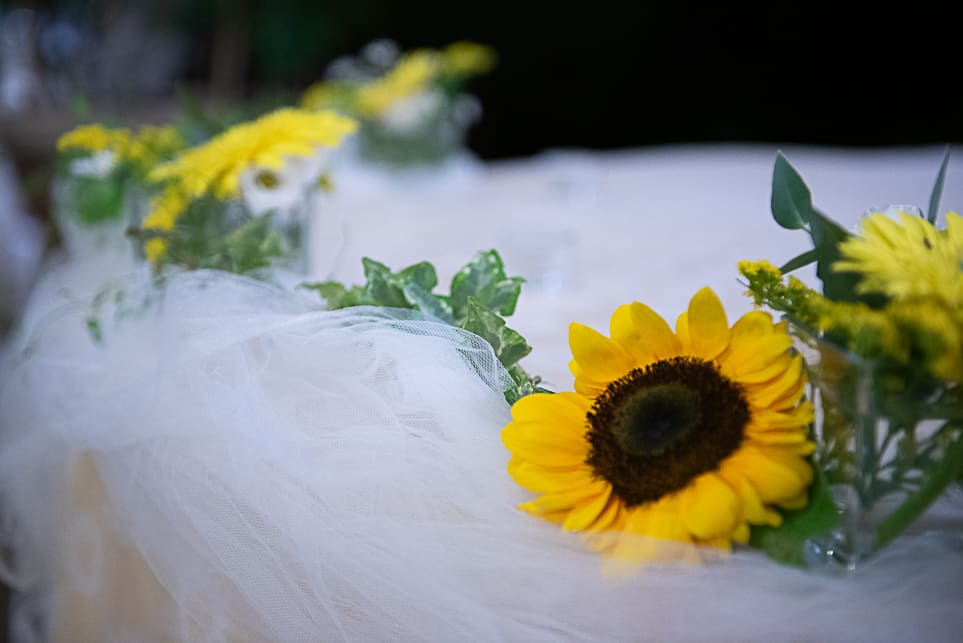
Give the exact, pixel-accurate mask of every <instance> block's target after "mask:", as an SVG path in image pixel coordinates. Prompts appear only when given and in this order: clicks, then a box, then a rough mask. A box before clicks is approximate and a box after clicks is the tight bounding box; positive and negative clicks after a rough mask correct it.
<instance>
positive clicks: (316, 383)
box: [0, 272, 963, 642]
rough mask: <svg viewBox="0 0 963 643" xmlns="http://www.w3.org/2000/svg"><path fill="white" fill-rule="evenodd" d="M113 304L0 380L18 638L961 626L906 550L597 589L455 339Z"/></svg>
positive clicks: (251, 304) (62, 312)
mask: <svg viewBox="0 0 963 643" xmlns="http://www.w3.org/2000/svg"><path fill="white" fill-rule="evenodd" d="M122 290H123V291H124V293H125V294H124V296H123V297H122V298H115V299H114V300H113V301H114V302H115V303H114V304H111V306H107V307H105V308H103V309H102V310H101V311H100V331H101V333H100V334H101V341H100V342H95V341H92V339H91V335H90V330H89V326H88V324H87V318H88V317H89V315H90V307H89V305H87V304H76V305H66V306H63V307H60V308H58V309H57V310H55V311H53V312H51V313H50V314H48V315H47V316H46V317H44V319H43V320H42V321H40V322H38V323H37V324H36V325H35V326H34V328H33V330H32V331H31V332H29V333H27V334H26V335H24V336H23V337H21V339H20V340H18V341H17V342H16V343H15V344H14V345H13V346H12V347H11V349H10V350H9V352H8V353H7V354H6V356H5V357H4V362H3V368H2V370H0V374H2V380H0V507H2V514H0V515H2V522H0V528H2V532H0V542H2V543H3V547H4V548H3V558H2V565H0V568H2V573H3V577H4V578H5V579H6V580H7V581H8V582H10V583H11V584H12V585H13V587H14V588H15V590H16V591H17V597H16V603H15V605H14V608H13V613H12V619H13V623H14V625H13V628H14V629H13V632H12V634H13V635H14V639H15V640H20V641H32V640H61V641H281V642H288V641H394V640H404V641H441V640H446V641H452V640H475V641H483V640H484V641H489V640H511V641H533V640H584V641H590V640H614V639H623V640H624V639H630V640H667V639H670V638H674V639H677V640H705V636H701V635H699V634H698V633H699V632H701V633H703V634H706V635H707V636H709V638H710V639H711V640H719V641H725V640H732V641H745V640H773V639H774V638H786V637H787V636H788V638H792V635H793V632H797V633H799V632H803V633H806V635H807V636H808V635H812V638H811V639H800V640H835V639H836V638H839V640H844V639H848V640H853V639H862V638H873V639H874V640H899V637H905V635H907V634H909V633H914V634H920V633H923V634H930V635H932V636H935V637H936V639H935V640H938V639H939V635H940V634H941V633H943V632H944V631H945V630H944V629H943V628H945V627H946V623H947V619H950V618H953V619H956V618H957V617H959V616H960V615H961V610H960V607H959V605H960V603H961V601H960V598H961V589H960V585H959V582H958V579H959V578H960V572H961V571H963V565H961V563H960V557H959V556H957V557H955V558H952V557H951V558H947V559H946V560H948V561H949V562H948V563H944V564H942V565H929V566H926V565H923V566H921V565H919V564H917V562H918V561H919V560H920V552H921V551H923V550H926V548H932V547H935V546H936V545H934V544H933V543H930V542H929V541H926V540H925V539H917V540H910V541H908V542H910V545H909V546H908V548H904V549H895V550H894V552H893V554H890V555H889V558H887V557H886V556H884V557H883V559H882V560H884V561H886V560H889V561H890V562H889V563H886V564H888V565H889V567H884V568H883V567H881V568H880V569H883V570H884V571H883V572H880V573H875V574H874V572H873V570H872V569H869V570H868V572H867V573H866V574H864V575H863V576H862V577H861V578H860V580H859V581H858V582H854V583H846V582H839V581H838V580H837V579H829V580H827V579H822V578H819V577H816V576H814V575H812V574H806V573H803V572H799V571H795V570H787V569H783V568H780V567H777V566H774V565H772V564H771V563H769V562H767V561H764V560H763V559H761V558H760V557H758V556H755V555H750V554H737V555H735V556H734V557H733V558H732V559H730V560H729V561H728V562H725V563H724V564H717V565H709V566H708V567H704V568H691V567H687V566H674V565H665V566H653V567H648V568H645V569H644V570H642V571H641V572H640V573H637V574H635V575H632V576H630V577H621V578H613V577H610V576H607V575H605V574H603V573H602V571H601V567H600V561H599V558H598V557H597V555H596V554H593V553H591V552H588V551H586V550H585V548H584V547H583V546H582V544H581V542H580V541H579V540H578V538H577V537H575V536H573V535H570V534H562V533H560V532H559V531H558V529H557V527H556V526H555V525H550V524H548V523H543V522H539V521H536V520H533V519H532V518H530V517H528V516H526V515H525V514H523V513H521V512H519V511H517V510H516V509H515V507H516V505H517V504H518V503H519V502H523V501H524V500H526V499H528V494H527V493H526V492H525V491H523V490H522V489H520V488H519V487H517V486H516V485H515V484H514V483H513V482H512V480H511V479H510V477H509V476H508V475H507V473H506V472H505V466H506V463H507V461H508V457H509V454H508V452H507V451H506V450H505V448H504V447H503V446H502V444H501V441H500V438H499V432H500V430H501V428H502V426H503V425H504V424H505V422H507V420H508V418H509V408H508V405H507V404H506V403H505V401H504V398H503V396H502V390H503V388H504V387H505V386H506V385H507V384H508V379H507V378H508V376H507V374H506V373H505V371H504V369H502V367H501V366H500V365H499V363H498V362H497V360H496V359H495V358H494V356H493V354H492V352H491V348H490V347H489V346H488V345H487V344H486V343H484V342H483V341H481V340H480V339H479V338H477V337H476V336H474V335H471V334H469V333H465V332H462V331H459V330H457V329H454V328H452V327H449V326H446V325H444V324H440V323H438V322H435V321H432V320H429V319H425V318H421V317H418V316H417V315H415V314H412V313H405V312H403V311H385V310H378V309H370V308H359V309H350V310H345V311H338V312H328V311H323V310H320V307H319V306H318V305H317V303H316V302H315V301H312V298H311V297H309V296H307V295H305V294H299V293H297V292H289V291H285V290H283V289H281V288H278V287H275V286H271V285H267V284H263V283H259V282H256V281H252V280H248V279H244V278H241V277H236V276H230V275H226V274H219V273H205V272H199V273H193V274H182V275H179V276H176V277H174V278H172V279H170V280H169V281H168V282H167V283H166V284H165V285H164V286H163V287H161V288H157V287H155V286H153V285H151V283H150V280H149V279H147V278H146V276H144V277H141V278H137V279H132V280H130V281H128V282H126V283H125V284H124V285H123V287H122ZM132 302H136V303H137V305H136V306H135V305H134V304H133V303H132ZM664 547H665V548H666V551H667V552H671V549H672V547H673V546H672V545H670V544H666V545H664ZM921 548H923V549H922V550H921ZM924 559H925V558H924ZM894 566H895V567H894ZM894 570H898V572H899V573H898V576H896V575H894ZM897 580H898V581H899V582H896V581H897ZM854 601H859V603H858V604H859V605H863V606H865V607H866V608H867V609H870V608H872V615H873V617H874V618H873V622H872V623H871V624H869V625H868V626H867V624H866V622H865V618H866V616H865V614H864V615H863V617H862V619H863V620H862V621H861V622H859V623H850V624H849V625H846V622H847V621H846V619H845V618H844V617H845V616H847V615H848V614H849V613H850V612H851V610H852V609H853V605H854ZM896 604H898V605H899V606H900V608H899V609H893V608H892V606H893V605H896ZM874 605H875V607H873V606H874ZM887 606H889V607H887ZM907 609H909V610H913V611H912V613H913V614H916V615H918V616H919V620H918V622H917V623H916V624H912V623H911V624H910V625H907V623H906V618H905V616H906V614H907ZM693 628H698V629H697V630H694V629H693ZM829 634H831V636H830V637H829V638H827V636H823V635H829ZM869 635H871V636H869Z"/></svg>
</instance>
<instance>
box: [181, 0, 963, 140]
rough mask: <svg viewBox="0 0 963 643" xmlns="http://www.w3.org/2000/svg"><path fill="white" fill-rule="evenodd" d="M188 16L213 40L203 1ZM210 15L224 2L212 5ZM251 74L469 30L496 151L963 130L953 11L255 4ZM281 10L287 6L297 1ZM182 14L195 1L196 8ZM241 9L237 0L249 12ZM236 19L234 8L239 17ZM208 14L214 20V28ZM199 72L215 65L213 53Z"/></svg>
mask: <svg viewBox="0 0 963 643" xmlns="http://www.w3.org/2000/svg"><path fill="white" fill-rule="evenodd" d="M191 4H192V7H193V8H192V15H193V19H191V18H190V17H185V16H182V17H181V18H180V20H181V22H180V24H182V25H185V26H188V25H189V28H190V29H192V30H193V34H194V36H193V38H192V42H195V43H197V42H205V41H207V42H209V41H210V38H205V37H204V27H202V26H201V24H202V23H201V21H199V20H198V19H197V17H198V16H199V15H200V10H199V4H198V3H196V2H195V3H191ZM204 7H206V8H207V9H208V10H209V11H210V13H209V14H208V15H211V16H213V15H214V14H216V12H217V7H218V5H217V4H216V3H210V2H208V3H204ZM235 7H238V8H240V7H243V11H244V12H245V13H246V14H247V18H248V19H247V20H246V21H245V22H246V24H247V25H248V27H249V33H250V43H251V48H250V51H251V56H250V66H249V68H248V75H247V78H248V82H249V83H251V84H253V85H255V86H261V85H269V84H271V83H278V82H280V83H287V84H288V85H289V86H303V84H305V83H307V82H309V81H311V80H312V79H313V78H314V77H315V76H316V74H317V72H318V71H320V70H321V69H323V67H324V65H325V64H326V63H327V62H328V61H330V59H331V58H333V57H335V56H337V55H339V54H344V53H353V52H356V51H357V50H358V49H359V48H360V47H361V46H363V45H364V44H365V43H366V42H368V41H370V40H371V39H372V38H375V37H391V38H394V39H395V40H397V41H398V42H399V44H400V45H401V46H402V48H410V47H416V46H423V45H429V46H440V45H444V44H446V43H448V42H451V41H453V40H456V39H462V38H467V39H472V40H476V41H479V42H484V43H487V44H490V45H492V46H493V47H494V48H495V49H496V50H497V51H498V52H499V54H500V57H501V64H500V66H499V67H498V69H497V70H496V71H495V72H494V73H492V74H491V75H490V76H488V77H485V78H483V79H479V80H478V81H477V82H476V83H475V84H474V86H473V89H474V91H475V93H476V94H477V95H478V96H479V97H480V99H481V101H482V104H483V106H484V109H485V114H484V117H483V119H482V121H481V123H480V124H479V125H478V126H477V127H476V128H475V130H474V131H473V133H472V135H471V139H470V145H471V147H472V148H473V149H474V150H475V151H476V152H477V153H478V154H479V155H481V156H482V157H485V158H498V157H507V156H518V155H527V154H531V153H534V152H537V151H538V150H541V149H544V148H546V147H557V146H578V147H590V148H613V147H626V146H640V145H652V144H666V143H679V142H703V141H705V142H708V141H777V142H794V143H817V144H833V145H860V146H863V145H891V144H912V143H932V142H950V141H961V140H963V101H961V98H963V82H961V81H963V54H961V52H963V48H961V47H963V43H961V41H960V38H959V33H958V32H957V30H956V29H955V27H954V25H955V24H957V23H955V21H953V20H951V19H950V16H949V14H948V13H947V10H948V8H949V7H948V6H946V7H943V6H941V5H938V4H926V3H918V2H917V3H907V2H904V3H901V4H900V5H898V6H894V7H891V8H889V7H887V8H883V7H882V5H881V4H875V5H866V6H865V7H860V6H855V5H850V6H845V5H844V3H834V5H820V4H818V3H805V2H775V3H772V2H771V3H769V4H768V6H764V7H752V8H749V7H739V6H738V5H733V4H730V3H723V2H720V3H714V4H710V5H707V6H701V5H698V4H695V3H692V2H686V1H678V2H662V1H660V2H645V1H640V2H614V1H612V0H595V1H591V0H586V1H582V2H565V1H554V2H547V1H536V2H524V1H520V0H514V1H511V0H488V1H486V2H484V3H466V2H452V1H448V2H442V1H433V0H413V1H411V2H392V3H386V2H377V1H373V0H350V1H344V2H322V3H318V2H307V1H305V2H282V3H256V2H247V3H241V4H237V5H235ZM283 7H287V8H286V9H285V8H283ZM182 8H183V6H182ZM236 10H237V9H235V11H236ZM235 15H236V13H235ZM208 24H211V23H210V22H209V23H208ZM196 53H197V55H198V58H196V59H194V60H195V61H196V63H198V64H196V65H195V66H194V67H193V68H192V70H193V73H194V74H199V75H201V76H202V75H203V73H204V70H205V69H206V67H205V57H204V55H203V52H202V51H197V52H196Z"/></svg>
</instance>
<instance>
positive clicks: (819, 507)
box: [749, 469, 839, 567]
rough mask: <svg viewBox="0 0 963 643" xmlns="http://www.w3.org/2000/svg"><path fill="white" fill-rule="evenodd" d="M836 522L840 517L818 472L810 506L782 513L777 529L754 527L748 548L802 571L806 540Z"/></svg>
mask: <svg viewBox="0 0 963 643" xmlns="http://www.w3.org/2000/svg"><path fill="white" fill-rule="evenodd" d="M838 522H839V513H838V512H837V510H836V503H834V502H833V497H832V494H830V492H829V485H828V484H827V483H826V477H825V476H824V475H823V473H822V472H821V471H819V470H818V469H817V470H816V472H815V477H814V479H813V484H812V486H810V488H809V504H808V505H806V507H805V508H803V509H800V510H798V511H787V512H783V521H782V525H781V526H779V527H767V526H763V527H753V528H752V536H751V537H750V539H749V544H750V545H751V546H752V547H755V548H757V549H761V550H763V551H765V552H766V553H767V554H769V556H770V557H771V558H773V559H774V560H777V561H779V562H781V563H786V564H789V565H797V566H800V567H804V566H805V565H806V559H805V556H804V547H805V543H806V541H807V540H809V539H810V538H814V537H816V536H819V535H821V534H825V533H826V532H828V531H829V530H830V529H832V528H833V527H835V526H836V524H837V523H838Z"/></svg>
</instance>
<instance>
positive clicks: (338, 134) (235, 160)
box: [149, 108, 357, 199]
mask: <svg viewBox="0 0 963 643" xmlns="http://www.w3.org/2000/svg"><path fill="white" fill-rule="evenodd" d="M356 129H357V123H356V122H355V121H354V120H352V119H350V118H346V117H344V116H340V115H338V114H335V113H334V112H327V111H326V112H311V111H307V110H302V109H293V108H284V109H279V110H277V111H274V112H271V113H270V114H267V115H265V116H262V117H260V118H258V119H257V120H254V121H250V122H248V123H242V124H240V125H236V126H234V127H232V128H231V129H229V130H227V131H226V132H224V133H222V134H220V135H218V136H216V137H214V138H213V139H211V140H210V141H208V142H207V143H204V144H203V145H200V146H198V147H195V148H192V149H189V150H188V151H186V152H184V153H183V154H181V155H180V156H178V157H177V158H175V159H174V160H173V161H170V162H169V163H164V164H163V165H159V166H157V167H156V168H154V169H153V170H152V171H151V172H150V175H149V178H150V180H151V181H155V182H173V183H176V184H177V185H179V186H180V188H181V189H182V190H183V191H184V192H185V193H187V194H188V195H190V196H191V197H192V198H197V197H200V196H202V195H204V194H211V195H213V196H215V197H216V198H218V199H230V198H233V197H236V196H238V182H239V180H240V176H241V174H242V173H244V171H245V170H247V169H248V168H251V167H262V168H265V169H269V170H275V171H279V170H281V168H282V167H283V166H284V161H285V157H288V156H301V157H310V156H312V155H314V154H315V152H316V151H317V148H318V147H337V146H338V145H340V144H341V140H342V139H343V138H344V137H345V136H347V135H348V134H351V133H353V132H354V131H355V130H356Z"/></svg>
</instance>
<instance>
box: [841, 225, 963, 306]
mask: <svg viewBox="0 0 963 643" xmlns="http://www.w3.org/2000/svg"><path fill="white" fill-rule="evenodd" d="M898 217H899V221H895V220H893V219H891V218H890V217H888V216H887V215H886V214H883V213H881V212H877V213H874V214H872V215H870V216H869V217H867V218H865V219H863V221H862V223H861V225H860V235H859V236H854V237H851V238H849V239H847V240H846V241H844V242H842V243H841V244H840V245H839V252H840V254H841V255H842V257H843V260H842V261H837V262H836V263H834V264H833V269H834V270H838V271H844V272H856V273H859V274H860V275H862V279H861V281H860V283H859V285H858V286H857V290H858V291H859V292H862V293H870V292H876V293H883V294H885V295H887V296H889V297H892V298H893V299H896V300H908V299H914V298H931V297H935V298H938V299H940V300H941V301H943V302H944V303H945V304H946V305H948V306H949V307H950V308H957V309H958V308H960V307H961V306H963V218H961V217H960V216H959V215H958V214H956V213H953V212H950V213H948V214H947V215H946V225H947V229H946V230H945V231H944V230H937V229H936V228H935V227H933V225H932V224H931V223H929V222H928V221H926V220H925V219H923V218H922V217H919V216H916V215H913V214H908V213H906V212H898Z"/></svg>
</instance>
